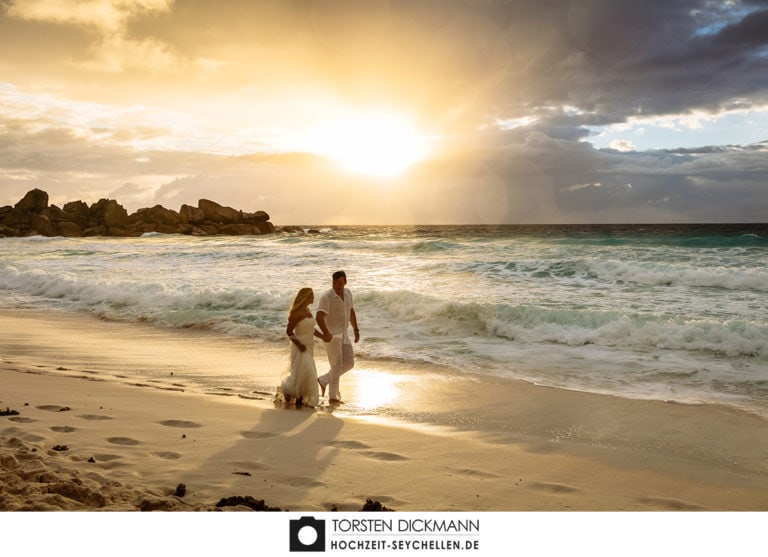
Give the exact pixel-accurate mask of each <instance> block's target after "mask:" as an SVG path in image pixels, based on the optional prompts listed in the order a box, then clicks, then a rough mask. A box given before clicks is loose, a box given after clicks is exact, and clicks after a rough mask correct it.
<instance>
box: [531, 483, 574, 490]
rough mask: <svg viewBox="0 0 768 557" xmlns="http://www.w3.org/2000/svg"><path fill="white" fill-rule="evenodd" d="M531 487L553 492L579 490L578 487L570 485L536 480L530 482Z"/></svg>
mask: <svg viewBox="0 0 768 557" xmlns="http://www.w3.org/2000/svg"><path fill="white" fill-rule="evenodd" d="M530 487H531V488H533V489H538V490H541V491H551V492H552V493H575V492H577V491H579V489H578V488H576V487H572V486H570V485H562V484H553V483H545V482H535V483H532V484H530Z"/></svg>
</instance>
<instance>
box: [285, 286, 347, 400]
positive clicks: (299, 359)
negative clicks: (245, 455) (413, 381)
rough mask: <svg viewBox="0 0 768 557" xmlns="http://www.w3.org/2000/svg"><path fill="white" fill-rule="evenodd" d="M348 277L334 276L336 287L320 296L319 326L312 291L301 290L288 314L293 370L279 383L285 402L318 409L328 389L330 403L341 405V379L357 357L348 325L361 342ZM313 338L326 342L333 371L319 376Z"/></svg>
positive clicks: (287, 332) (318, 307) (286, 331)
mask: <svg viewBox="0 0 768 557" xmlns="http://www.w3.org/2000/svg"><path fill="white" fill-rule="evenodd" d="M346 285H347V275H346V273H345V272H344V271H336V272H335V273H333V287H332V288H331V289H330V290H328V291H326V292H325V293H323V295H322V296H320V300H319V301H318V304H317V325H318V327H320V330H319V331H318V330H317V329H315V321H314V320H313V319H312V312H311V311H310V310H309V306H310V305H311V304H312V302H314V300H315V295H314V292H313V291H312V289H311V288H302V289H301V290H299V293H298V294H297V295H296V298H295V299H294V301H293V305H292V306H291V311H290V313H289V314H288V326H287V327H286V329H285V333H286V334H287V335H288V338H289V339H291V359H290V368H289V370H288V372H287V375H285V376H284V378H283V379H282V381H281V382H280V387H279V388H278V391H279V392H280V393H282V395H283V397H284V398H285V400H286V402H290V400H291V399H292V398H295V399H296V402H297V403H301V404H306V405H307V406H312V407H314V406H316V405H317V403H318V402H319V396H318V388H319V389H321V390H322V395H323V396H325V390H326V388H329V392H328V401H329V402H331V403H337V404H338V403H341V392H340V391H339V378H340V377H341V375H342V374H343V373H346V372H347V371H349V370H350V369H352V367H353V366H354V365H355V354H354V351H353V350H352V343H351V341H350V339H349V335H348V333H347V331H348V329H349V324H350V323H351V324H352V329H353V331H354V333H355V342H358V341H359V340H360V329H358V327H357V315H356V314H355V308H354V304H353V302H352V293H351V292H350V291H349V290H348V289H347V288H346ZM314 337H317V338H321V339H323V342H324V343H325V351H326V353H327V354H328V363H329V364H330V366H331V367H330V370H329V371H328V373H326V374H325V375H322V376H320V377H318V376H317V368H316V367H315V360H314V355H313V345H314V340H315V339H314Z"/></svg>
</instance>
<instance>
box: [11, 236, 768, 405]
mask: <svg viewBox="0 0 768 557" xmlns="http://www.w3.org/2000/svg"><path fill="white" fill-rule="evenodd" d="M303 230H304V231H303V232H290V233H277V234H274V235H267V236H227V237H224V236H220V237H191V236H177V235H162V234H148V235H145V236H143V237H141V238H103V237H92V238H44V237H30V238H4V239H0V294H1V295H0V308H14V309H20V308H21V309H24V308H29V309H38V310H52V309H56V310H59V311H63V312H77V313H80V314H83V313H84V314H90V315H92V316H94V317H96V318H100V319H102V320H109V321H128V322H137V323H144V324H148V325H150V326H153V327H160V328H182V329H195V330H197V331H203V332H205V333H210V335H211V336H216V337H221V336H224V337H235V338H237V339H239V340H240V341H242V340H247V341H249V342H250V341H252V342H253V343H256V344H263V345H264V346H265V347H269V348H270V349H274V350H279V349H283V348H284V349H285V350H286V354H287V341H286V339H285V323H286V317H287V315H286V314H287V309H288V308H289V306H290V303H291V301H292V299H293V296H294V295H295V293H296V292H297V291H298V290H299V288H301V287H304V286H309V287H312V288H314V289H315V292H316V295H319V293H320V292H321V291H322V290H325V289H327V288H329V287H330V283H331V273H332V272H333V271H335V270H337V269H344V270H345V271H346V272H347V276H348V279H349V283H348V288H349V289H350V290H351V291H352V292H353V294H354V299H355V306H356V310H357V314H358V318H359V323H360V328H361V330H362V340H361V342H360V344H358V345H357V346H356V352H357V354H358V357H359V358H364V359H366V360H370V361H373V362H376V361H381V362H397V363H398V364H399V365H414V366H418V365H419V364H424V363H427V364H430V365H431V366H430V367H431V369H443V370H445V372H446V373H447V374H451V373H453V374H455V373H456V372H461V373H463V374H471V375H472V376H473V377H475V378H477V379H478V380H482V378H483V377H489V376H494V377H508V378H515V379H521V380H525V381H529V382H532V383H536V384H539V385H546V386H551V387H559V388H564V389H571V390H576V391H584V392H593V393H603V394H611V395H615V396H619V397H626V398H636V399H654V400H670V401H678V402H684V403H720V404H726V405H730V406H734V407H738V408H741V409H746V410H749V411H751V412H756V413H759V414H761V415H768V225H766V224H727V225H726V224H722V225H715V224H713V225H583V226H582V225H567V226H566V225H551V226H544V225H542V226H513V225H510V226H349V227H320V228H317V229H310V227H305V228H304V229H303ZM315 355H316V360H317V362H318V370H319V371H320V372H321V373H323V372H324V371H325V369H326V367H327V364H326V362H325V360H324V353H323V351H322V349H320V348H319V345H318V348H316V351H315ZM281 371H282V370H276V372H275V373H276V375H275V377H276V378H277V376H278V375H279V373H280V372H281ZM238 373H239V375H238ZM235 375H236V377H235V378H234V379H233V378H232V377H230V378H228V379H227V381H229V382H230V387H232V384H234V385H235V387H234V388H235V390H237V389H238V388H240V389H243V390H244V391H245V390H247V389H252V388H253V385H252V378H251V377H249V376H248V372H247V370H242V372H237V373H236V374H235ZM203 381H207V382H209V383H210V385H209V387H211V388H215V386H216V385H215V384H216V383H217V382H218V381H219V379H218V378H216V377H207V378H204V379H203ZM276 381H277V379H276ZM275 384H276V383H275ZM260 388H262V389H266V390H268V389H269V388H271V386H270V385H262V386H260Z"/></svg>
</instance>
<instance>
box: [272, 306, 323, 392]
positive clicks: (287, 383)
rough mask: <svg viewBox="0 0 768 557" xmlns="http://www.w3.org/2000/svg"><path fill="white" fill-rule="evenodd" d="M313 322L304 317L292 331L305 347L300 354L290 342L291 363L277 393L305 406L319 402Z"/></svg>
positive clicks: (296, 347)
mask: <svg viewBox="0 0 768 557" xmlns="http://www.w3.org/2000/svg"><path fill="white" fill-rule="evenodd" d="M314 333H315V320H314V319H311V318H309V317H305V318H304V319H302V320H301V321H299V322H298V323H297V324H296V326H295V327H294V329H293V334H294V335H296V338H297V339H298V341H299V342H300V343H302V344H303V345H304V346H306V347H307V349H306V350H305V351H304V352H302V351H301V350H299V347H298V346H296V344H294V343H293V342H292V341H291V363H290V367H289V369H288V371H287V372H286V373H285V374H284V375H283V377H282V380H281V381H280V387H278V391H279V392H280V393H282V394H283V396H285V395H289V396H291V397H295V398H299V397H301V398H302V403H303V404H306V405H307V406H317V403H318V402H319V401H320V386H319V385H318V383H317V368H316V367H315V357H314V351H313V347H314V344H315V336H314Z"/></svg>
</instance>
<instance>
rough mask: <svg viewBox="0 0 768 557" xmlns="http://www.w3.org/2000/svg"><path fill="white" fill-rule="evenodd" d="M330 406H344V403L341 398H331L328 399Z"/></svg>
mask: <svg viewBox="0 0 768 557" xmlns="http://www.w3.org/2000/svg"><path fill="white" fill-rule="evenodd" d="M328 403H329V404H344V401H343V400H341V399H340V398H329V399H328Z"/></svg>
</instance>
